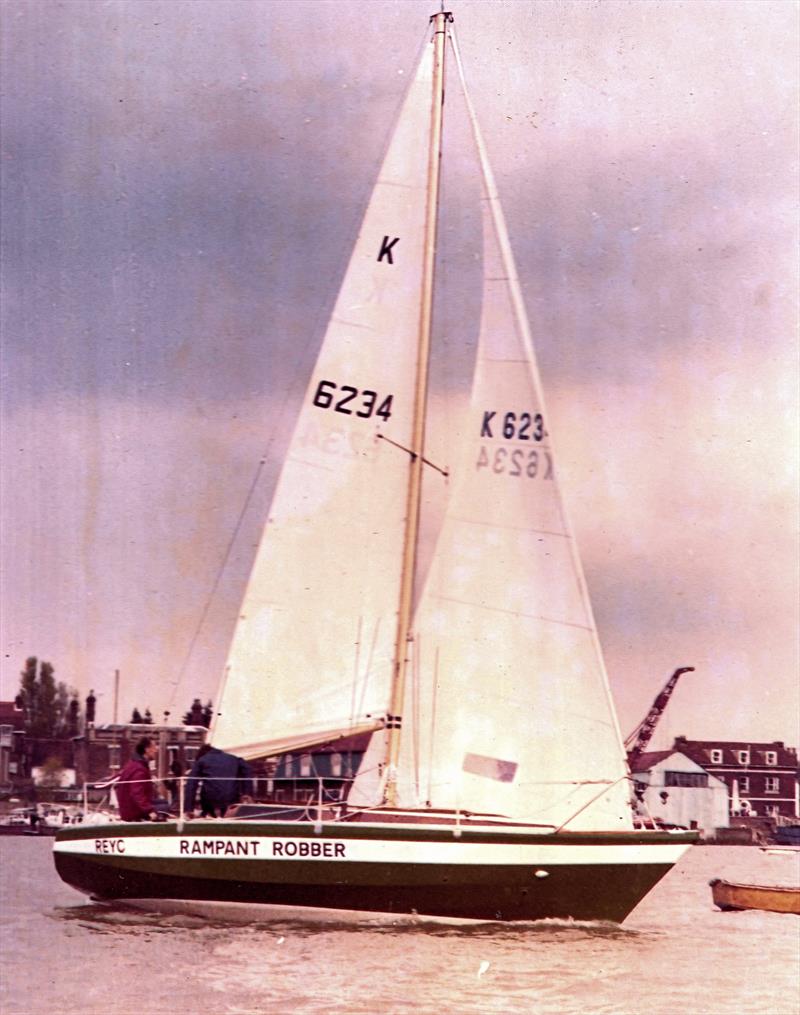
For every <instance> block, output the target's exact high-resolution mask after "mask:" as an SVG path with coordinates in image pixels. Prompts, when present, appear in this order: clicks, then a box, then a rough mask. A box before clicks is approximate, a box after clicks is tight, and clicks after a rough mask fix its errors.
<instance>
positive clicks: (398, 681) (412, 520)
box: [385, 12, 452, 806]
mask: <svg viewBox="0 0 800 1015" xmlns="http://www.w3.org/2000/svg"><path fill="white" fill-rule="evenodd" d="M448 20H452V15H449V14H446V13H444V12H442V13H440V14H435V15H434V16H433V17H432V18H431V21H432V23H433V39H434V58H433V87H432V95H431V130H430V147H429V151H428V193H427V205H426V211H425V243H424V248H423V264H422V300H421V306H420V318H419V331H418V342H417V376H416V384H415V392H414V414H413V422H412V444H411V455H410V462H409V479H408V495H407V500H406V528H405V536H404V543H403V562H402V570H401V579H400V600H399V607H398V619H397V635H396V641H395V655H394V670H393V680H392V695H391V705H390V712H389V716H388V718H387V727H388V730H389V736H388V741H387V757H386V762H387V780H386V789H385V794H386V803H387V804H388V805H389V806H396V805H397V783H396V772H397V761H398V758H399V755H400V738H401V732H402V713H403V700H404V697H405V682H406V681H405V677H406V667H407V664H408V641H409V633H410V629H411V612H412V603H413V593H414V576H415V572H416V558H417V550H418V544H419V525H420V502H421V496H422V467H423V464H424V459H423V455H424V450H425V418H426V408H427V399H428V367H429V360H430V339H431V321H432V316H433V281H434V270H435V261H436V230H437V220H438V212H439V178H440V166H441V147H442V121H443V112H444V59H445V39H446V34H447V22H448Z"/></svg>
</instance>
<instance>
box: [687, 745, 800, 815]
mask: <svg viewBox="0 0 800 1015" xmlns="http://www.w3.org/2000/svg"><path fill="white" fill-rule="evenodd" d="M672 749H673V750H674V751H680V752H681V753H682V754H685V755H686V756H687V757H688V758H691V759H692V760H693V761H695V762H696V763H697V764H698V765H700V766H701V767H702V768H703V769H705V771H706V772H708V773H709V775H713V776H715V777H716V778H718V779H721V780H722V781H723V782H724V783H725V785H726V786H727V789H728V803H729V813H730V815H731V816H732V817H740V816H741V817H764V818H771V819H772V820H780V819H781V818H795V817H797V816H798V815H800V805H799V801H798V773H797V750H796V749H795V748H793V747H786V746H785V745H784V743H783V741H782V740H775V741H773V742H772V743H763V742H758V743H757V742H755V741H728V740H688V739H687V738H686V737H683V736H680V737H676V738H675V741H674V742H673V745H672Z"/></svg>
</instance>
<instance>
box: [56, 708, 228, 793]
mask: <svg viewBox="0 0 800 1015" xmlns="http://www.w3.org/2000/svg"><path fill="white" fill-rule="evenodd" d="M207 733H208V730H207V729H206V728H205V727H204V726H169V725H157V724H154V723H109V724H107V725H103V726H95V725H94V724H93V723H91V724H87V726H86V730H85V732H84V733H83V734H82V735H81V736H78V737H75V738H74V741H73V743H74V757H75V769H76V773H77V781H78V784H79V785H82V784H83V783H86V782H88V783H92V782H101V781H102V780H104V779H106V778H108V776H110V775H115V774H116V773H117V772H118V771H119V770H120V769H121V768H122V766H123V765H124V764H125V763H126V762H127V761H129V760H130V758H131V755H132V754H133V752H134V749H135V747H136V743H137V741H138V740H139V739H140V738H141V737H152V738H153V740H155V741H156V743H157V744H158V757H157V760H156V765H155V770H156V777H157V778H159V779H163V778H167V777H168V775H169V773H170V769H171V766H172V765H173V764H174V763H175V762H178V763H179V764H180V765H181V766H182V767H183V770H184V771H188V769H189V768H191V766H192V764H193V763H194V759H195V758H196V757H197V751H198V750H199V748H200V747H201V746H202V745H203V744H204V743H205V738H206V734H207Z"/></svg>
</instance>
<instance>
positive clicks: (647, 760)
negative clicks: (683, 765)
mask: <svg viewBox="0 0 800 1015" xmlns="http://www.w3.org/2000/svg"><path fill="white" fill-rule="evenodd" d="M677 753H678V752H677V751H645V753H644V754H640V755H639V757H638V759H637V760H636V761H634V763H633V764H632V765H631V771H632V772H649V771H650V769H651V768H655V766H656V765H657V764H658V763H659V762H660V761H663V760H664V758H668V757H669V756H670V755H671V754H677Z"/></svg>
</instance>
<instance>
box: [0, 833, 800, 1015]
mask: <svg viewBox="0 0 800 1015" xmlns="http://www.w3.org/2000/svg"><path fill="white" fill-rule="evenodd" d="M51 845H52V840H46V839H32V838H27V837H19V838H5V839H0V868H1V870H2V874H1V875H0V876H1V877H2V881H0V892H1V893H2V932H1V934H2V936H0V963H2V979H1V981H0V989H1V991H2V993H0V1011H2V1012H3V1015H51V1013H52V1015H198V1013H202V1015H260V1013H270V1015H323V1013H324V1015H337V1013H341V1015H395V1013H398V1015H400V1013H405V1012H408V1013H411V1012H413V1013H415V1015H443V1013H449V1012H453V1013H458V1015H462V1013H463V1015H467V1013H469V1015H472V1013H475V1015H495V1013H497V1015H503V1013H520V1015H570V1013H578V1012H580V1013H589V1012H590V1013H606V1012H608V1013H618V1015H677V1013H681V1015H684V1013H691V1015H728V1013H730V1015H746V1013H763V1015H800V986H798V985H799V984H800V919H798V918H797V917H794V916H791V915H783V914H776V913H757V912H753V913H721V912H719V911H718V910H716V909H715V908H714V906H713V904H712V902H711V890H710V888H709V887H708V881H709V879H710V878H711V877H715V876H716V877H724V878H727V879H729V880H734V881H735V880H739V881H750V882H758V883H762V884H792V883H794V884H798V883H800V869H799V868H800V857H799V856H798V855H797V854H795V855H794V856H791V855H788V854H787V855H768V854H765V853H762V852H761V851H760V850H758V849H757V848H755V847H745V846H738V847H730V846H726V847H723V846H698V847H694V848H693V849H691V850H690V851H689V852H688V853H687V854H686V856H685V857H684V859H683V860H682V861H681V863H680V864H679V865H678V866H677V867H676V868H675V869H674V870H673V871H672V872H671V873H670V874H669V875H668V876H667V877H666V878H665V879H664V881H662V882H661V884H660V885H658V886H657V887H656V889H655V890H654V891H653V892H651V894H650V895H649V896H648V898H647V899H645V900H644V902H643V903H642V904H641V905H640V906H639V907H638V908H637V909H636V910H635V912H634V913H633V914H632V915H631V916H630V917H628V919H627V920H626V921H625V923H624V924H623V925H622V926H621V927H620V926H616V925H612V924H599V923H596V924H569V923H565V922H561V921H544V922H540V923H535V924H528V925H525V926H519V925H514V926H503V925H496V924H482V925H475V926H471V927H468V928H459V927H452V926H441V925H435V924H421V925H415V926H407V925H403V926H375V925H372V924H369V923H364V924H350V923H347V924H345V923H342V924H317V923H304V922H302V921H297V922H285V923H281V924H275V923H272V924H263V923H262V924H259V923H250V924H243V925H225V924H222V923H215V922H213V921H208V920H202V919H199V918H194V917H186V916H169V917H164V916H158V915H154V914H148V913H140V912H137V911H135V910H132V909H129V908H126V907H125V906H123V905H118V906H112V907H107V906H100V905H95V904H92V903H89V902H87V900H86V899H85V898H84V897H83V896H81V895H79V894H78V893H77V892H75V891H73V889H71V888H69V887H67V886H66V885H64V884H63V883H62V882H61V881H60V880H59V878H58V876H57V875H56V874H55V871H54V869H53V864H52V858H51V855H50V849H51Z"/></svg>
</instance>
